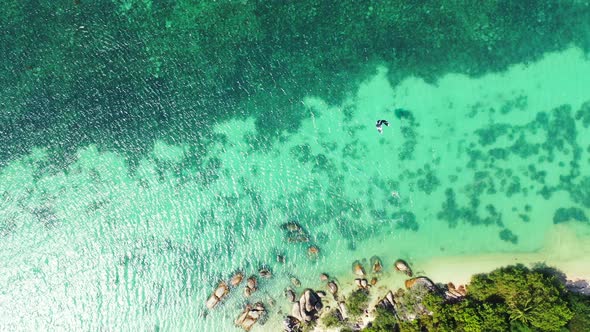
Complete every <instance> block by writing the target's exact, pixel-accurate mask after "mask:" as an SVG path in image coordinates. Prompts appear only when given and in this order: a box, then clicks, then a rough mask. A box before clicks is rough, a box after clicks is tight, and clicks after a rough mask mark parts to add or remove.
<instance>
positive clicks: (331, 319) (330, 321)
mask: <svg viewBox="0 0 590 332" xmlns="http://www.w3.org/2000/svg"><path fill="white" fill-rule="evenodd" d="M338 316H339V313H338V311H337V309H332V310H330V312H328V313H327V314H325V315H323V316H322V319H321V321H322V324H323V325H324V326H325V327H329V328H334V327H337V326H341V325H342V322H341V321H340V318H339V317H338Z"/></svg>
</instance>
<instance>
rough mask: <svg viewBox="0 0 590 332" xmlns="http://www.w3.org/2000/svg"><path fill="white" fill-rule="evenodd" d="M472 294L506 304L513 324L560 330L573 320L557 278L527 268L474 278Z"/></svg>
mask: <svg viewBox="0 0 590 332" xmlns="http://www.w3.org/2000/svg"><path fill="white" fill-rule="evenodd" d="M469 293H470V296H471V297H473V298H474V299H476V300H478V301H481V302H490V303H494V302H495V303H505V304H506V309H507V311H506V312H507V313H508V315H509V316H510V320H511V321H517V322H521V323H523V324H524V325H527V326H531V327H534V328H537V329H539V330H541V331H559V330H560V329H561V328H562V327H563V326H565V325H566V324H567V322H568V321H569V320H570V319H571V318H572V312H571V310H570V309H569V308H568V305H567V303H566V302H565V301H564V300H563V297H564V293H565V290H564V288H563V286H561V285H560V284H559V283H558V281H557V280H556V279H555V277H553V276H549V275H545V274H543V273H541V272H537V271H531V270H529V269H528V268H526V267H525V266H523V265H516V266H508V267H505V268H501V269H498V270H495V271H492V272H491V273H489V274H487V275H484V274H481V275H476V276H474V277H473V278H472V280H471V284H470V285H469Z"/></svg>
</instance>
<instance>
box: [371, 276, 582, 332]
mask: <svg viewBox="0 0 590 332" xmlns="http://www.w3.org/2000/svg"><path fill="white" fill-rule="evenodd" d="M557 274H558V273H557V271H555V270H552V269H550V268H546V267H538V268H534V269H532V270H531V269H528V268H526V267H524V266H523V265H516V266H508V267H505V268H501V269H497V270H495V271H492V272H491V273H489V274H480V275H475V276H473V277H472V279H471V283H470V284H469V287H468V294H467V296H466V297H464V298H463V299H461V300H447V299H445V298H444V297H443V296H442V295H441V294H439V293H428V294H424V293H423V290H416V291H415V290H414V289H412V290H410V291H406V293H405V294H404V295H403V296H402V297H401V300H402V302H403V301H404V300H405V299H406V298H414V299H416V298H417V299H420V302H421V303H419V304H416V303H413V304H412V306H413V307H420V306H423V307H425V308H426V311H424V310H422V311H420V310H415V311H412V312H411V314H412V315H411V316H412V317H413V316H414V315H415V319H411V318H409V319H408V318H404V315H406V314H407V313H409V312H408V306H406V305H403V306H402V307H399V306H398V307H396V310H397V313H398V315H397V317H396V315H394V314H393V312H390V311H387V310H385V309H382V308H377V312H376V318H375V320H374V321H373V322H372V324H371V326H369V327H367V328H366V329H364V331H370V332H377V331H397V330H399V331H401V332H410V331H441V332H442V331H449V332H451V331H498V332H500V331H501V332H504V331H515V332H516V331H523V332H525V331H575V332H579V331H587V330H588V326H590V297H589V296H585V295H580V294H576V293H572V292H569V291H567V290H566V289H565V288H564V286H563V285H562V284H561V282H560V281H559V280H558V277H557ZM415 292H419V293H420V295H418V296H412V295H408V294H411V293H415ZM400 310H401V311H400Z"/></svg>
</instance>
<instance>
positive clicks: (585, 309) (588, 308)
mask: <svg viewBox="0 0 590 332" xmlns="http://www.w3.org/2000/svg"><path fill="white" fill-rule="evenodd" d="M569 307H570V309H571V310H572V313H573V315H574V316H573V317H572V319H571V320H570V321H569V323H568V324H567V327H568V329H569V330H570V331H571V332H583V331H588V328H589V327H590V296H587V295H581V294H575V293H573V294H570V296H569Z"/></svg>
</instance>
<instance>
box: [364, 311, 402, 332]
mask: <svg viewBox="0 0 590 332" xmlns="http://www.w3.org/2000/svg"><path fill="white" fill-rule="evenodd" d="M397 330H398V326H397V318H396V317H395V315H394V314H393V313H392V312H391V311H389V310H386V309H383V308H381V307H377V309H376V312H375V319H374V320H373V321H372V322H371V326H369V327H367V328H366V329H364V330H363V331H366V332H393V331H397Z"/></svg>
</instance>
